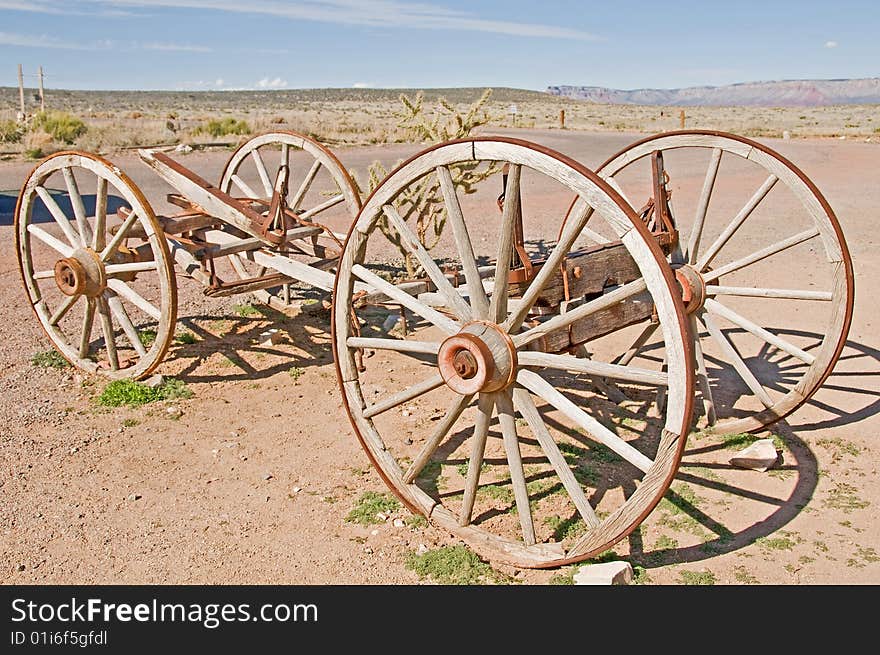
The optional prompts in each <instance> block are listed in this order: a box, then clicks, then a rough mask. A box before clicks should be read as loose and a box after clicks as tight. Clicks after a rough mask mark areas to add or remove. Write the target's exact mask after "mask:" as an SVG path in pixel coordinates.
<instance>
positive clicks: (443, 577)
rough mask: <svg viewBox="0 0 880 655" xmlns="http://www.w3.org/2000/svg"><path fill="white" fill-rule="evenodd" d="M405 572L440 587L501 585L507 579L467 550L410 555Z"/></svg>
mask: <svg viewBox="0 0 880 655" xmlns="http://www.w3.org/2000/svg"><path fill="white" fill-rule="evenodd" d="M406 568H408V569H409V570H411V571H415V572H416V573H417V574H418V576H419V578H420V579H425V578H431V579H432V580H434V581H435V582H437V583H439V584H443V585H476V584H503V583H508V582H510V581H511V580H510V578H508V577H507V576H505V575H503V574H501V573H499V572H498V571H496V570H495V569H493V568H492V567H491V566H489V565H488V564H487V563H486V562H483V561H482V560H481V559H480V558H479V557H477V555H476V553H474V552H473V551H472V550H470V549H469V548H467V547H466V546H445V547H443V548H436V549H434V550H429V551H428V552H427V553H424V554H422V555H417V554H416V553H414V552H413V553H410V554H409V555H408V556H407V558H406Z"/></svg>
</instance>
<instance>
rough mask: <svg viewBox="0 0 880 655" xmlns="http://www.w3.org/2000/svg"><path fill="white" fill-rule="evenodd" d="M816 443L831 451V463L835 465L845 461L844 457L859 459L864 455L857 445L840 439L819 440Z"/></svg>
mask: <svg viewBox="0 0 880 655" xmlns="http://www.w3.org/2000/svg"><path fill="white" fill-rule="evenodd" d="M816 443H817V444H819V445H820V446H822V447H824V448H827V449H828V450H830V451H831V461H832V462H835V463H836V462H839V461H840V460H841V459H843V456H844V455H849V456H851V457H858V456H859V455H860V454H861V453H862V449H861V448H859V447H858V446H857V445H855V444H854V443H852V442H849V441H845V440H843V439H841V438H840V437H834V438H833V439H831V438H825V439H819V440H818V441H816Z"/></svg>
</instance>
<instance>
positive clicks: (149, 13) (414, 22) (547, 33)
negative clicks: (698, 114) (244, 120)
mask: <svg viewBox="0 0 880 655" xmlns="http://www.w3.org/2000/svg"><path fill="white" fill-rule="evenodd" d="M878 25H880V1H878V0H870V1H867V0H863V1H846V0H843V1H837V2H835V1H833V0H824V1H822V2H813V1H802V2H789V1H778V2H774V1H773V0H764V1H763V2H752V1H751V0H746V1H742V2H740V1H736V0H724V1H720V2H715V1H712V0H703V1H702V2H694V1H690V0H682V1H675V0H670V1H667V2H663V1H660V2H658V1H657V0H653V1H651V2H646V1H641V0H618V1H616V2H608V1H607V0H604V1H602V2H564V1H550V0H533V1H529V2H526V1H518V0H506V1H504V2H501V1H496V0H489V1H486V2H476V1H472V2H463V1H459V0H422V1H417V2H415V1H414V2H410V1H409V0H376V1H368V0H305V1H298V0H0V86H13V85H15V84H17V81H16V64H18V63H21V64H23V65H24V68H25V73H26V74H27V75H28V78H27V80H26V84H27V85H28V86H33V85H34V84H35V80H34V77H33V74H34V73H35V72H36V69H37V66H38V65H42V66H43V68H44V70H45V72H46V84H47V86H49V87H54V88H73V89H214V88H222V89H231V88H310V87H352V86H371V87H423V88H427V87H448V86H514V87H521V88H528V89H539V90H541V89H544V88H545V87H546V86H547V85H549V84H583V85H598V86H611V87H616V88H638V87H658V88H669V87H678V86H691V85H700V84H710V85H717V84H727V83H732V82H741V81H752V80H770V79H793V78H834V77H873V76H877V75H880V38H878V35H877V28H878Z"/></svg>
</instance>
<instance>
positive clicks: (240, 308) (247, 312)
mask: <svg viewBox="0 0 880 655" xmlns="http://www.w3.org/2000/svg"><path fill="white" fill-rule="evenodd" d="M232 311H233V312H235V313H236V314H237V315H239V316H241V317H242V318H248V317H249V316H260V310H259V309H257V308H256V307H254V306H253V305H251V304H250V303H244V304H238V305H233V306H232Z"/></svg>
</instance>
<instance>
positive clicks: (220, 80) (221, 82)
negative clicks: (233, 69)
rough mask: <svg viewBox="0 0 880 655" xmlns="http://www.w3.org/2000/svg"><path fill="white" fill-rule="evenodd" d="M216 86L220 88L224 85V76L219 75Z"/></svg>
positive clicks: (215, 82)
mask: <svg viewBox="0 0 880 655" xmlns="http://www.w3.org/2000/svg"><path fill="white" fill-rule="evenodd" d="M214 86H216V87H217V88H220V87H221V86H223V78H222V77H218V78H217V79H216V80H215V81H214Z"/></svg>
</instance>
